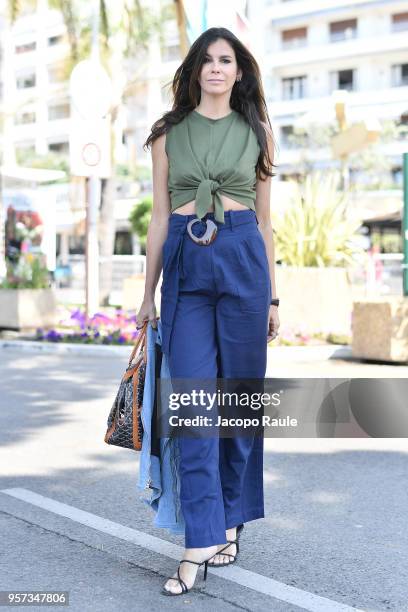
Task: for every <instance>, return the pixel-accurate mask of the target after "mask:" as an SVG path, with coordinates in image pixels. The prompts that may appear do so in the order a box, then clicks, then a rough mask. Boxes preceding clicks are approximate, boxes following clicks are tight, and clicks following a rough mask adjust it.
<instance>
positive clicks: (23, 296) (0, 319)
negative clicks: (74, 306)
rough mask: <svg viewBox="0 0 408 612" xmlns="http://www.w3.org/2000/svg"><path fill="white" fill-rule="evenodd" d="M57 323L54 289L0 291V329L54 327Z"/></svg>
mask: <svg viewBox="0 0 408 612" xmlns="http://www.w3.org/2000/svg"><path fill="white" fill-rule="evenodd" d="M57 322H58V315H57V300H56V297H55V292H54V289H0V328H6V329H17V330H20V329H29V328H36V327H52V326H53V325H55V324H56V323H57Z"/></svg>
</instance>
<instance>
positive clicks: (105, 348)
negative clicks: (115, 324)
mask: <svg viewBox="0 0 408 612" xmlns="http://www.w3.org/2000/svg"><path fill="white" fill-rule="evenodd" d="M0 349H18V350H20V351H23V352H37V353H73V354H83V355H93V354H97V355H104V354H105V355H107V356H108V355H122V356H128V355H129V354H130V353H131V351H132V345H126V346H117V345H92V344H74V343H72V344H70V343H68V342H64V343H61V344H60V343H57V342H55V343H52V342H41V341H38V340H0ZM268 353H272V354H273V358H275V359H276V358H279V359H282V360H294V359H295V360H299V359H300V360H307V361H324V360H326V359H330V358H335V359H348V358H350V357H351V347H348V346H344V345H342V344H331V345H323V346H270V347H268ZM271 357H272V355H271Z"/></svg>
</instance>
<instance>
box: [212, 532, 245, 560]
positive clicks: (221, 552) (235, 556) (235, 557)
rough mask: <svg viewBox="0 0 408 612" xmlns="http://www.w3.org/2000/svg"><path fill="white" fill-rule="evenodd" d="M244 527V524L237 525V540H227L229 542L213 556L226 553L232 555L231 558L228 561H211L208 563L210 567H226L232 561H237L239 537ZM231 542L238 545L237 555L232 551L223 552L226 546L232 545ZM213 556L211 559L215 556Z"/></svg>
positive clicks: (225, 554)
mask: <svg viewBox="0 0 408 612" xmlns="http://www.w3.org/2000/svg"><path fill="white" fill-rule="evenodd" d="M243 529H244V525H243V524H241V525H238V527H237V536H236V539H235V540H227V542H228V544H227V545H226V546H224V548H221V550H219V551H218V552H217V553H215V555H213V557H215V556H216V555H224V556H226V557H231V560H229V561H228V563H209V564H208V565H209V566H210V567H226V566H227V565H232V563H235V561H236V560H237V557H238V553H239V538H240V536H241V533H242V530H243ZM230 544H235V545H236V547H237V552H236V553H235V555H233V554H231V553H226V552H223V551H224V550H225V549H226V548H228V547H229V546H230ZM213 557H211V559H212V558H213Z"/></svg>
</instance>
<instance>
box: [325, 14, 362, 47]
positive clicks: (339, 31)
mask: <svg viewBox="0 0 408 612" xmlns="http://www.w3.org/2000/svg"><path fill="white" fill-rule="evenodd" d="M356 36H357V19H346V20H344V21H334V22H333V23H331V24H330V42H338V41H339V40H348V39H349V38H356Z"/></svg>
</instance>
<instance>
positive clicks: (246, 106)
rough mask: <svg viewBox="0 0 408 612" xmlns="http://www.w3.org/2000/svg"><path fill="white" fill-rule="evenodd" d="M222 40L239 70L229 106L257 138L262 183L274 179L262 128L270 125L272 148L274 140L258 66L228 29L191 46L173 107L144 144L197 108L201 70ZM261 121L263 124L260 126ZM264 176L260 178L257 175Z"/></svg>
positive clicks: (175, 89)
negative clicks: (231, 49)
mask: <svg viewBox="0 0 408 612" xmlns="http://www.w3.org/2000/svg"><path fill="white" fill-rule="evenodd" d="M220 38H222V39H224V40H225V41H226V42H228V43H229V44H230V45H231V47H232V48H233V49H234V52H235V57H236V60H237V64H238V68H240V69H241V70H242V79H241V80H240V81H236V82H235V83H234V86H233V88H232V91H231V98H230V107H231V108H232V109H234V110H235V111H237V112H239V113H240V114H241V115H243V117H244V118H245V120H246V121H247V122H248V124H249V125H250V126H251V127H252V129H253V130H254V132H255V135H256V137H257V140H258V143H259V146H260V149H261V151H260V154H259V157H258V162H257V165H256V175H257V178H261V180H265V179H266V177H267V176H275V173H273V172H272V167H273V166H276V164H274V163H272V160H271V159H270V156H269V153H268V147H267V139H266V132H265V127H264V126H263V125H262V123H264V124H267V125H268V126H269V130H270V133H271V137H272V141H273V146H274V148H275V139H274V137H273V130H272V126H271V122H270V120H269V116H268V111H267V107H266V102H265V96H264V91H263V87H262V81H261V74H260V70H259V66H258V64H257V61H256V60H255V58H254V56H253V55H252V54H251V53H250V51H248V49H247V48H246V47H245V46H244V45H243V44H242V43H241V42H240V40H239V39H238V38H237V37H236V36H235V35H234V34H233V33H232V32H231V31H230V30H228V29H227V28H209V29H208V30H206V31H205V32H203V33H202V34H201V35H200V36H199V37H198V38H197V40H195V41H194V43H193V44H192V45H191V47H190V50H189V52H188V54H187V56H186V58H185V59H184V61H183V63H182V64H181V65H180V66H179V67H178V68H177V70H176V73H175V75H174V78H173V82H172V92H173V100H174V102H173V108H172V110H171V111H168V112H166V113H164V115H163V116H162V117H161V118H160V119H158V120H157V121H156V122H155V123H154V124H153V125H152V127H151V133H150V135H149V137H148V138H147V140H146V142H145V143H144V145H143V149H146V148H147V147H149V146H150V145H152V144H153V142H154V141H155V140H156V138H158V137H159V136H161V135H162V134H164V133H167V132H168V130H169V129H170V128H171V126H173V125H175V124H177V123H179V122H180V121H181V120H182V119H183V118H184V117H185V116H186V115H187V114H188V113H189V112H191V111H192V110H193V109H194V108H195V107H196V106H198V104H199V102H200V99H201V87H200V84H199V82H198V80H199V76H200V73H201V68H202V66H203V64H204V60H205V56H206V53H207V49H208V47H209V45H211V44H212V43H213V42H215V41H216V40H218V39H220ZM261 122H262V123H261ZM260 173H262V174H263V177H262V176H260Z"/></svg>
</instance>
